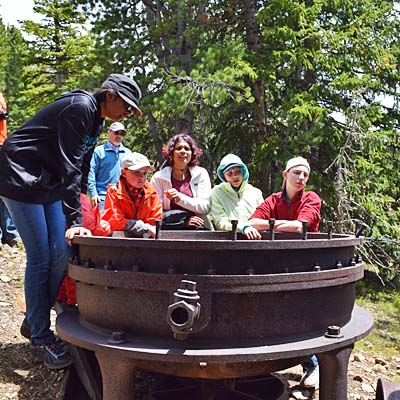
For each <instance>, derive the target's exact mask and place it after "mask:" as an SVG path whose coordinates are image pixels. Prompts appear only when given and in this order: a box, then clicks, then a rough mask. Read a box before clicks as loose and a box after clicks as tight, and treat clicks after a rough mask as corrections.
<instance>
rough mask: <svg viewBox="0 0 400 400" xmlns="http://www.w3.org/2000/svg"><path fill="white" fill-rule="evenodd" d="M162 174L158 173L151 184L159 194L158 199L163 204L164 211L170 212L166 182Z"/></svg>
mask: <svg viewBox="0 0 400 400" xmlns="http://www.w3.org/2000/svg"><path fill="white" fill-rule="evenodd" d="M159 175H160V172H156V173H155V174H154V175H153V176H152V178H151V180H150V184H151V185H152V186H153V187H154V189H155V190H156V192H157V195H158V198H159V200H160V202H161V204H162V207H163V210H169V209H170V201H169V199H168V198H167V196H166V194H165V190H166V187H165V185H163V183H165V182H166V181H165V180H164V179H162V178H161V177H160V176H159Z"/></svg>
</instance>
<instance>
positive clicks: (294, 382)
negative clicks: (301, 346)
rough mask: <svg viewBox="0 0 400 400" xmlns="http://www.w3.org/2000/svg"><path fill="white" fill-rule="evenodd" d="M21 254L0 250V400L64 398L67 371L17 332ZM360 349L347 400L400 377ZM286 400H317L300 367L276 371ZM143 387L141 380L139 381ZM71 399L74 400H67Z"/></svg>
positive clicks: (364, 399)
mask: <svg viewBox="0 0 400 400" xmlns="http://www.w3.org/2000/svg"><path fill="white" fill-rule="evenodd" d="M24 269H25V253H24V251H23V250H22V249H20V248H17V247H14V248H10V247H9V246H7V245H5V246H3V248H2V249H1V250H0V400H7V399H21V400H22V399H27V400H28V399H29V400H34V399H38V400H39V399H40V400H58V399H60V400H61V399H63V398H65V397H64V394H63V393H64V392H65V387H66V384H67V379H66V376H67V375H68V374H67V371H64V370H61V371H51V370H48V369H47V368H46V367H44V366H43V365H41V364H40V363H37V362H35V361H34V360H33V359H32V357H31V356H30V352H29V343H28V341H27V340H26V339H25V338H23V337H22V336H21V335H20V333H19V328H20V325H21V322H22V320H23V307H24V304H23V274H24ZM362 347H363V348H362V350H358V351H353V353H352V355H351V357H350V364H349V372H348V398H349V399H351V400H352V399H356V400H374V399H375V388H376V383H377V381H378V379H379V378H381V379H382V380H384V381H388V382H393V381H396V380H398V379H399V376H400V354H399V355H397V356H394V357H391V358H390V359H385V357H383V356H382V355H381V354H374V353H373V352H372V351H371V350H370V348H369V343H368V338H366V339H365V340H364V341H363V346H362ZM279 375H280V376H281V377H282V378H283V379H284V380H285V381H286V382H287V385H288V387H289V392H290V399H318V390H317V391H315V392H312V391H310V390H305V389H301V388H299V386H298V383H299V380H300V377H301V368H300V367H294V368H291V369H290V370H286V371H281V372H280V373H279ZM140 381H141V382H142V384H143V379H141V380H140ZM71 400H75V399H71Z"/></svg>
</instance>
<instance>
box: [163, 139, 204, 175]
mask: <svg viewBox="0 0 400 400" xmlns="http://www.w3.org/2000/svg"><path fill="white" fill-rule="evenodd" d="M179 142H187V143H188V144H189V146H190V148H191V150H192V158H191V160H190V162H189V167H193V166H195V165H199V164H200V161H199V158H200V156H201V155H202V154H203V150H202V149H201V148H200V146H199V144H198V143H197V142H196V140H194V139H193V138H192V137H191V136H189V135H188V134H186V133H180V134H178V135H175V136H173V137H172V138H171V139H169V141H168V143H167V144H166V145H165V146H164V147H163V151H162V153H163V157H164V158H165V159H166V162H165V165H166V166H169V167H172V165H173V164H174V160H173V155H174V149H175V146H176V144H177V143H179Z"/></svg>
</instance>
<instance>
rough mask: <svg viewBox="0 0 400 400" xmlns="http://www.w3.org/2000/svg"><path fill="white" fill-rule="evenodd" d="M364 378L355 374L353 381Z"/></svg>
mask: <svg viewBox="0 0 400 400" xmlns="http://www.w3.org/2000/svg"><path fill="white" fill-rule="evenodd" d="M363 380H364V379H363V378H362V376H360V375H354V376H353V381H357V382H362V381H363Z"/></svg>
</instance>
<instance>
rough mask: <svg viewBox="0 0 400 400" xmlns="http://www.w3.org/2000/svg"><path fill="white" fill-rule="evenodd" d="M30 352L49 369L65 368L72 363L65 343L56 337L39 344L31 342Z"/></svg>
mask: <svg viewBox="0 0 400 400" xmlns="http://www.w3.org/2000/svg"><path fill="white" fill-rule="evenodd" d="M31 353H32V355H33V356H34V357H35V358H36V359H38V360H39V361H42V362H43V363H44V364H45V365H46V366H47V367H48V368H50V369H61V368H66V367H68V366H70V365H71V364H72V359H71V355H70V354H69V351H68V350H67V346H66V343H65V342H64V341H63V340H61V339H60V338H58V337H54V339H53V340H51V341H49V342H46V343H41V344H35V343H32V342H31Z"/></svg>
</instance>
